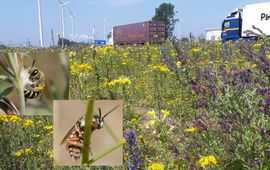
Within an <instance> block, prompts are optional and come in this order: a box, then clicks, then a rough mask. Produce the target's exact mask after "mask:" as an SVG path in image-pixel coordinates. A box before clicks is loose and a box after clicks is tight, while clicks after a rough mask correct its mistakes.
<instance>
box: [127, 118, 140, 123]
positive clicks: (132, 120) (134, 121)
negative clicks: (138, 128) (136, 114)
mask: <svg viewBox="0 0 270 170" xmlns="http://www.w3.org/2000/svg"><path fill="white" fill-rule="evenodd" d="M129 122H130V123H131V124H136V123H137V122H138V121H137V119H135V118H133V119H131V120H130V121H129Z"/></svg>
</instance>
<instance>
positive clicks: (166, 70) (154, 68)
mask: <svg viewBox="0 0 270 170" xmlns="http://www.w3.org/2000/svg"><path fill="white" fill-rule="evenodd" d="M151 69H152V70H158V71H161V72H164V73H166V72H170V70H169V69H168V67H167V66H161V65H158V66H151Z"/></svg>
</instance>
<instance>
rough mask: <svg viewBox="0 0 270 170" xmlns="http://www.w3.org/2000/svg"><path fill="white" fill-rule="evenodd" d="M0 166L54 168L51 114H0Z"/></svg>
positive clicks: (2, 167)
mask: <svg viewBox="0 0 270 170" xmlns="http://www.w3.org/2000/svg"><path fill="white" fill-rule="evenodd" d="M0 133H1V138H0V145H1V149H0V155H1V158H0V160H1V161H0V169H52V167H53V158H54V157H53V150H52V149H53V148H52V134H53V126H52V117H51V116H24V117H21V116H20V117H19V116H16V115H14V116H6V115H0Z"/></svg>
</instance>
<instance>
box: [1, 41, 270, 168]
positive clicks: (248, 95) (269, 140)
mask: <svg viewBox="0 0 270 170" xmlns="http://www.w3.org/2000/svg"><path fill="white" fill-rule="evenodd" d="M8 50H11V51H14V50H15V49H8ZM21 50H23V51H29V50H30V51H31V50H32V51H35V49H21ZM42 50H43V51H54V50H55V49H42ZM64 50H65V52H66V53H67V54H68V55H69V66H70V70H69V71H70V80H69V99H81V100H83V99H89V98H91V99H92V98H94V99H104V100H106V99H110V100H111V99H121V100H123V103H124V112H123V113H124V114H123V116H124V129H123V130H124V133H123V134H124V136H123V138H124V139H125V144H124V147H123V152H124V165H123V166H121V167H110V166H106V167H91V168H90V167H89V165H84V166H81V167H60V166H57V165H56V164H55V165H54V163H55V162H54V161H53V150H52V149H53V143H52V141H53V139H52V136H53V135H52V133H53V126H52V116H21V117H18V116H6V115H0V132H1V138H0V144H1V149H0V155H1V156H0V169H59V170H60V169H61V170H62V169H78V170H81V169H97V170H99V169H119V170H120V169H128V170H167V169H168V170H171V169H172V170H173V169H176V170H178V169H183V170H185V169H229V170H231V169H261V170H267V169H270V108H269V107H270V86H269V83H270V41H269V39H268V38H262V39H260V40H257V41H244V40H239V41H235V42H232V41H229V42H226V43H221V42H198V41H191V42H174V41H173V42H170V41H167V42H165V43H164V44H162V45H154V44H152V45H150V44H145V45H133V46H103V47H94V46H75V47H69V48H66V49H64ZM15 51H16V50H15ZM108 118H109V117H108ZM63 121H64V120H63Z"/></svg>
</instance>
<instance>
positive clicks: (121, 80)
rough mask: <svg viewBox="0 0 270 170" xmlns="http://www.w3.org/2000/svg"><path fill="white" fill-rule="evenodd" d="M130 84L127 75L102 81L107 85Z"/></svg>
mask: <svg viewBox="0 0 270 170" xmlns="http://www.w3.org/2000/svg"><path fill="white" fill-rule="evenodd" d="M130 84H131V81H130V79H129V78H128V77H125V76H120V77H119V78H118V79H116V80H113V81H111V82H106V83H104V85H105V86H109V87H112V86H117V85H118V86H125V85H130Z"/></svg>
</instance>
